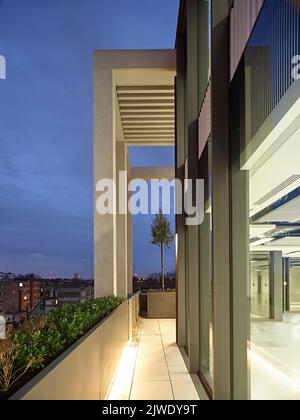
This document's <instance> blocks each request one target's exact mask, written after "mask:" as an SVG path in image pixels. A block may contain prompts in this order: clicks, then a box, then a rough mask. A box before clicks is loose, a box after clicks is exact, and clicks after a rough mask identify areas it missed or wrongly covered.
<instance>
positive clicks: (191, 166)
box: [186, 0, 200, 373]
mask: <svg viewBox="0 0 300 420" xmlns="http://www.w3.org/2000/svg"><path fill="white" fill-rule="evenodd" d="M186 8H187V45H188V49H187V121H186V123H187V128H188V177H189V178H190V179H193V180H196V179H197V178H198V1H197V0H189V1H188V2H187V4H186ZM198 232H199V228H198V226H187V243H188V265H189V269H188V288H187V292H188V315H189V329H188V354H189V371H190V373H198V372H199V365H200V363H199V362H200V357H199V333H200V329H199V249H198V242H199V235H198Z"/></svg>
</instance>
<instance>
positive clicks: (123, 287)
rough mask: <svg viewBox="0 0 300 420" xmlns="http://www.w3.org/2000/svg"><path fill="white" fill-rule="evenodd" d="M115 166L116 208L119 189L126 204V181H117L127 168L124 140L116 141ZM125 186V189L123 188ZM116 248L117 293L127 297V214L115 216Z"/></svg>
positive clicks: (118, 203)
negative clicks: (120, 173) (121, 182)
mask: <svg viewBox="0 0 300 420" xmlns="http://www.w3.org/2000/svg"><path fill="white" fill-rule="evenodd" d="M116 152H117V159H116V168H117V174H116V179H117V208H119V205H120V204H121V203H120V202H119V192H120V189H123V191H122V192H123V194H124V197H125V198H126V202H125V203H123V206H124V205H125V204H126V208H127V207H128V206H127V182H126V184H124V185H120V184H119V182H118V179H119V172H120V171H122V172H125V171H126V170H127V146H126V144H125V142H117V144H116ZM125 188H126V190H125ZM116 222H117V223H116V226H117V232H116V238H117V240H116V249H117V295H118V296H121V297H124V298H127V295H128V288H127V258H128V256H127V214H120V213H118V214H117V216H116Z"/></svg>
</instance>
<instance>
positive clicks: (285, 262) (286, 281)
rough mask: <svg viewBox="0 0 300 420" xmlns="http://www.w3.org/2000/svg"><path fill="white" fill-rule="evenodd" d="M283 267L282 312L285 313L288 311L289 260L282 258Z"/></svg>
mask: <svg viewBox="0 0 300 420" xmlns="http://www.w3.org/2000/svg"><path fill="white" fill-rule="evenodd" d="M283 266H284V270H283V271H284V278H283V281H284V285H283V290H284V310H285V311H286V312H289V311H290V309H291V308H290V259H289V258H284V259H283Z"/></svg>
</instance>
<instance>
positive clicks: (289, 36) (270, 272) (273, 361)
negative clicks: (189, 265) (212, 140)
mask: <svg viewBox="0 0 300 420" xmlns="http://www.w3.org/2000/svg"><path fill="white" fill-rule="evenodd" d="M299 41H300V8H299V4H298V2H297V1H296V2H295V1H292V0H265V2H264V6H263V8H262V11H261V14H260V16H259V18H258V20H257V22H256V26H255V28H254V30H253V32H252V35H251V38H250V40H249V42H248V44H247V47H246V50H245V53H244V56H243V58H242V61H241V64H240V66H239V69H238V71H237V74H236V75H235V80H234V81H233V83H232V86H231V90H234V91H235V94H237V95H238V96H239V98H240V100H241V101H244V106H245V109H244V112H241V113H240V116H239V121H238V122H235V125H233V126H232V127H231V130H232V133H234V132H237V131H238V130H240V131H239V147H240V176H241V177H242V176H243V173H244V174H246V176H245V177H244V188H245V191H247V194H248V196H247V197H246V199H245V202H244V203H240V205H242V206H244V207H245V209H246V211H247V213H245V218H244V223H245V224H246V223H249V237H248V251H249V255H250V264H249V267H250V268H249V271H250V273H249V275H246V276H245V278H244V279H243V281H246V282H247V284H248V287H247V289H248V299H249V313H248V321H249V331H250V332H249V341H248V362H249V366H250V370H249V373H248V378H247V380H248V383H249V390H248V395H249V398H251V399H255V400H260V399H263V400H277V399H297V400H298V399H300V386H299V383H300V358H299V350H300V334H299V331H300V306H299V303H298V302H299V268H298V267H299V265H300V259H299V258H300V190H299V185H300V184H299V180H300V176H299V175H297V174H300V164H299V160H298V158H295V156H299V152H300V143H299V139H300V112H299V97H300V95H299V92H300V90H299V82H298V79H297V77H295V69H294V66H295V62H296V58H295V57H297V56H298V55H299V46H300V44H299ZM237 92H238V93H237ZM233 98H234V96H233ZM235 101H236V97H235V98H234V99H232V102H231V110H230V112H231V113H236V112H237V110H236V107H237V104H236V103H234V102H235ZM232 205H233V206H236V205H237V204H236V203H232ZM246 214H248V218H249V219H248V220H247V216H246ZM232 241H233V242H234V241H238V238H236V237H234V236H233V237H232ZM245 255H246V253H245ZM241 263H242V262H241ZM244 264H247V261H244ZM234 316H238V314H237V313H235V314H234Z"/></svg>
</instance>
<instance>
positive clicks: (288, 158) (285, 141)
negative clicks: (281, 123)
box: [249, 110, 300, 258]
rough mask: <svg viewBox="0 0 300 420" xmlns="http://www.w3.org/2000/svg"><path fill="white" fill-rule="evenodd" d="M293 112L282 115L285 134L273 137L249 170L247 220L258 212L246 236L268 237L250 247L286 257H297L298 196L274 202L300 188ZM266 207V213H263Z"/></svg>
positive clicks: (299, 127)
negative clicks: (277, 252)
mask: <svg viewBox="0 0 300 420" xmlns="http://www.w3.org/2000/svg"><path fill="white" fill-rule="evenodd" d="M293 112H294V111H293ZM297 112H298V113H296V114H295V113H294V114H292V112H291V111H290V112H288V113H287V114H286V115H285V116H284V119H286V121H287V122H288V121H289V124H286V128H285V131H284V132H283V133H282V134H281V135H280V138H278V137H277V136H276V135H275V134H274V136H273V143H272V144H270V147H269V149H267V150H266V152H265V155H264V156H263V155H262V156H261V157H260V159H259V161H256V162H254V164H253V166H252V167H249V174H250V196H249V206H250V217H252V220H255V215H258V214H260V212H262V216H259V217H258V218H257V219H256V220H255V222H254V223H255V224H254V223H253V222H252V225H251V227H250V237H251V238H261V237H262V238H263V237H265V238H272V241H271V242H267V241H266V243H265V244H262V243H259V242H257V245H252V246H251V245H250V248H251V251H252V252H266V251H267V252H270V251H281V252H282V253H283V256H286V257H293V258H299V257H300V233H299V232H300V231H299V226H298V227H297V226H295V225H297V224H298V223H299V221H300V196H296V197H295V195H294V196H293V197H292V196H291V199H290V201H287V200H282V204H281V202H280V201H279V202H278V200H281V199H282V198H283V197H289V196H288V194H290V193H291V192H292V191H295V190H296V189H297V188H298V187H299V185H300V160H299V156H300V114H299V110H298V111H297ZM274 133H275V130H274ZM275 146H276V147H275ZM274 203H277V204H276V207H277V205H278V204H279V205H278V207H277V208H274V207H275V206H273V204H274ZM280 204H281V205H280ZM269 206H271V207H270V211H267V212H266V214H264V212H265V211H266V210H267V209H268V208H269ZM272 207H273V208H272ZM293 224H294V226H293ZM255 226H256V227H255ZM274 226H275V229H274ZM264 230H265V231H264ZM252 240H253V239H252ZM253 241H254V240H253Z"/></svg>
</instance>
